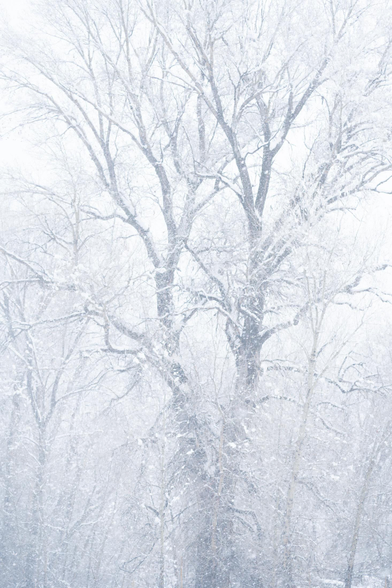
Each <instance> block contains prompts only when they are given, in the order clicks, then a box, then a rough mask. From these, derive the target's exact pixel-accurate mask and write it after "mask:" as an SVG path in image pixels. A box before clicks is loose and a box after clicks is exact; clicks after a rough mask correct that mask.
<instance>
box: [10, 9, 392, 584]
mask: <svg viewBox="0 0 392 588" xmlns="http://www.w3.org/2000/svg"><path fill="white" fill-rule="evenodd" d="M380 17H381V14H380V10H379V9H376V8H374V7H372V6H369V5H367V4H366V3H361V2H359V1H355V0H347V1H344V2H340V3H334V2H329V3H326V2H321V1H320V2H316V3H315V2H313V1H312V2H303V3H301V4H300V5H296V4H294V3H291V2H288V1H285V2H283V1H282V2H277V3H274V5H270V4H269V3H267V2H256V1H255V2H246V3H242V2H237V1H234V0H232V1H222V2H218V1H214V2H212V3H211V2H202V1H200V2H189V3H181V2H175V3H163V4H160V5H159V6H158V5H155V4H154V3H150V2H140V3H139V4H133V3H129V2H127V1H123V0H113V1H112V2H110V3H109V4H108V3H101V2H99V1H91V2H87V3H86V2H79V1H77V0H75V1H70V0H69V1H68V0H67V1H65V2H62V3H61V4H56V5H53V4H51V5H48V6H46V8H45V10H43V12H42V19H44V22H45V24H42V25H40V28H41V31H43V33H42V35H43V37H42V41H40V40H39V39H38V40H35V42H34V43H32V42H31V40H30V39H27V38H25V39H23V38H22V39H21V40H19V41H16V40H15V36H12V38H11V41H10V43H9V45H12V47H11V49H12V55H13V58H12V62H7V63H6V64H4V65H3V68H2V77H3V80H4V81H5V82H6V84H7V87H8V91H9V92H11V91H12V92H13V93H14V94H13V96H15V99H16V100H19V101H20V103H21V104H23V112H24V113H25V119H24V122H26V123H31V125H32V128H34V129H39V133H43V135H42V134H41V137H42V136H45V138H46V141H47V151H48V150H50V151H51V154H50V155H51V157H50V158H49V157H48V154H46V157H48V161H49V160H50V161H51V164H50V167H49V168H48V169H49V171H48V177H45V175H44V174H40V176H41V177H39V178H37V180H36V181H33V182H31V181H30V182H29V183H27V184H26V191H27V192H28V191H30V194H31V196H32V197H33V195H35V196H36V195H37V193H39V196H40V198H41V204H40V206H44V204H42V201H43V202H51V203H54V204H55V205H56V206H59V207H60V205H64V201H66V202H68V204H71V206H72V207H73V208H72V210H73V212H72V218H73V222H72V223H71V224H72V236H71V237H67V239H65V240H64V234H62V233H61V229H60V227H59V225H57V226H56V223H52V224H50V223H49V225H50V226H46V227H43V229H44V231H46V234H48V235H50V236H51V239H52V242H53V243H55V244H56V247H58V246H63V247H64V259H65V260H66V259H67V256H70V257H71V258H72V269H71V270H70V269H69V268H67V267H66V263H65V264H64V265H63V267H62V272H60V273H61V275H59V273H57V274H56V275H53V274H52V273H50V271H49V269H46V268H45V264H44V265H43V268H42V267H40V268H37V267H36V266H35V265H34V263H33V260H34V252H33V251H28V252H27V253H24V254H23V255H18V256H17V257H16V254H15V252H13V251H12V248H11V249H9V248H7V247H3V248H2V250H1V251H2V253H3V256H5V258H7V259H14V261H16V262H19V263H20V264H21V265H24V267H25V268H27V271H28V274H29V276H30V277H31V278H35V279H36V280H37V282H38V283H39V284H41V286H42V287H49V286H51V287H57V288H58V289H59V290H60V291H61V290H65V291H72V292H76V293H78V294H79V296H80V308H81V309H82V310H81V313H82V314H84V316H85V318H86V320H87V319H88V320H89V321H91V322H93V323H94V324H95V325H96V327H97V331H96V332H94V338H95V337H98V338H100V344H99V348H100V350H101V351H103V353H104V354H105V356H106V357H111V358H118V359H119V360H120V358H121V360H123V361H124V362H125V363H124V366H125V367H124V371H125V372H127V373H129V374H134V373H138V374H142V377H143V379H144V381H146V382H147V381H148V382H149V383H150V385H151V386H153V387H154V386H155V387H156V388H159V389H161V390H163V391H162V392H161V396H160V400H159V402H158V404H159V405H160V411H158V412H157V414H156V417H157V419H156V422H155V424H154V425H153V426H152V428H150V429H149V431H148V432H147V433H146V434H145V435H144V434H143V440H142V441H141V444H142V446H143V447H148V448H149V453H150V455H151V458H150V459H151V463H153V464H156V465H157V468H156V470H155V469H154V472H155V474H153V476H152V477H153V480H151V481H150V482H149V485H150V487H151V488H153V490H152V491H151V502H149V503H147V502H146V516H145V517H144V519H145V521H147V522H148V525H150V522H149V520H148V516H151V513H155V515H156V523H157V528H156V530H155V531H151V541H150V545H151V549H150V548H149V547H147V546H146V548H145V549H144V550H143V554H140V555H137V554H135V555H134V556H132V558H130V560H129V561H131V559H132V561H134V562H137V565H134V564H133V563H130V564H129V565H125V567H123V570H125V573H126V574H128V575H129V576H130V577H131V578H134V577H135V574H139V576H138V577H139V578H141V579H142V580H143V582H144V583H145V584H146V585H149V583H151V584H154V583H155V584H156V583H158V585H159V586H161V587H163V586H164V585H165V583H170V582H172V581H173V582H174V578H176V582H177V584H178V585H179V586H182V585H187V586H188V585H189V586H191V585H196V586H198V587H200V588H204V587H205V588H207V586H208V588H210V587H212V586H215V587H218V586H219V587H223V586H229V585H230V584H231V585H236V586H247V587H248V586H262V585H264V584H266V583H267V584H268V583H269V582H270V580H269V577H272V576H273V577H275V581H276V583H277V584H278V585H285V586H293V585H295V582H296V571H295V570H294V569H293V563H294V562H293V560H294V556H295V553H294V552H293V550H292V548H291V546H290V545H291V539H290V537H291V533H292V529H291V527H292V523H291V521H292V510H293V501H294V497H295V487H296V485H297V479H298V476H299V469H300V467H301V461H302V460H301V453H302V446H303V443H304V438H305V432H306V428H307V423H308V412H309V410H310V407H311V401H312V398H313V392H314V379H315V378H317V376H316V375H315V374H316V367H315V362H316V357H315V354H316V349H317V347H318V344H319V342H318V333H319V328H320V326H321V324H319V323H320V321H321V320H322V319H323V317H324V312H325V309H326V306H327V305H328V304H329V302H328V299H325V293H324V294H323V289H322V288H321V289H319V291H318V294H317V296H316V298H314V296H313V298H312V297H309V295H307V294H306V285H307V284H308V279H309V278H308V276H307V274H306V271H304V268H305V269H306V264H307V257H306V255H305V253H304V252H305V250H306V246H307V245H308V244H309V243H310V242H312V240H313V241H314V240H316V239H317V238H321V237H323V236H324V235H326V234H327V233H328V229H329V227H332V226H334V225H336V224H339V225H341V226H343V227H344V230H346V231H350V229H351V227H350V223H352V221H351V216H350V215H349V211H350V210H352V209H355V208H356V207H358V206H360V203H361V199H362V198H364V197H365V193H366V190H368V189H374V188H375V187H376V186H377V185H381V182H385V181H386V180H387V178H388V177H389V176H388V173H389V170H390V167H391V162H390V159H389V156H388V141H389V136H388V130H387V125H386V124H385V118H387V117H388V105H387V104H386V103H385V100H384V88H385V85H386V84H388V79H389V70H388V59H389V51H390V47H391V44H390V41H389V40H388V34H387V33H386V32H385V31H384V28H383V26H382V25H381V23H380V22H379V21H380ZM383 19H384V21H385V22H386V21H387V20H388V19H386V18H385V17H384V16H383ZM309 22H311V25H312V26H311V27H309V24H308V23H309ZM364 60H365V61H366V63H367V64H368V65H367V68H366V69H365V70H363V68H361V65H360V64H361V63H363V61H364ZM13 116H14V118H15V117H16V116H20V115H19V113H15V114H14V115H13ZM41 141H42V139H41ZM75 153H76V154H77V157H76V158H75V156H74V154H75ZM71 154H72V156H73V157H71ZM56 158H57V165H55V164H53V161H54V160H56ZM76 159H77V161H75V160H76ZM70 161H71V163H70ZM65 164H66V165H67V166H68V167H67V170H68V172H69V175H70V177H72V178H73V180H72V182H71V185H69V186H68V193H67V191H66V195H65V197H63V196H61V197H60V195H59V191H58V189H56V181H57V176H60V175H61V173H60V172H59V171H58V170H59V167H61V166H63V169H64V165H65ZM62 198H64V201H62ZM52 214H53V213H51V214H50V215H49V218H52V219H54V218H55V217H54V216H52ZM344 230H343V232H344ZM81 231H83V232H84V237H83V239H85V241H84V242H87V241H88V245H86V247H85V252H84V253H82V252H80V253H79V244H80V243H81V241H80V240H81V239H82V237H81ZM109 234H110V235H111V240H112V244H113V245H112V247H111V246H110V245H107V244H106V243H107V239H108V237H107V236H108V235H109ZM100 235H104V237H103V238H102V239H100ZM323 238H324V237H323ZM327 238H328V237H327ZM86 240H87V241H86ZM102 241H104V242H105V247H103V246H102ZM320 245H322V243H321V244H320ZM108 251H111V255H108V253H107V252H108ZM307 251H309V248H308V249H307ZM312 251H313V253H312V256H313V260H314V259H317V257H318V255H319V254H318V252H317V248H314V249H313V250H312ZM83 255H84V257H83ZM97 255H103V257H104V258H105V264H102V265H103V268H101V267H98V266H97V264H96V261H95V258H96V256H97ZM12 256H14V257H12ZM108 258H110V259H109V260H108ZM382 267H383V266H382ZM368 269H369V268H368ZM349 273H350V272H349ZM364 273H365V271H364V270H363V271H360V268H358V269H357V270H356V272H354V275H353V274H352V273H351V278H352V279H351V280H350V279H348V280H347V279H345V280H343V281H340V290H339V288H338V289H337V290H335V295H337V294H338V293H339V292H340V294H341V295H343V296H346V297H350V296H354V294H355V292H356V289H358V287H359V285H360V283H361V280H362V277H363V275H364ZM141 291H142V293H143V295H142V296H141V295H140V292H141ZM82 301H83V302H82ZM346 302H347V301H346ZM347 304H349V303H347ZM315 313H316V315H317V313H319V314H318V316H316V315H315ZM305 319H308V320H311V322H312V321H313V322H312V325H313V327H312V333H311V338H312V341H313V343H312V345H311V348H312V349H311V351H310V354H309V357H308V365H307V368H306V369H307V374H308V381H307V383H305V384H304V383H303V382H302V384H301V385H302V386H305V388H306V392H305V401H304V405H303V408H302V411H303V412H302V417H301V419H302V420H301V422H302V425H300V428H299V432H298V433H297V437H296V438H294V439H293V438H292V439H291V441H292V442H293V443H294V447H295V448H296V449H295V450H294V456H293V455H291V458H289V459H291V462H290V466H289V472H291V473H289V476H288V478H287V477H286V478H285V484H286V490H287V491H286V492H284V493H283V494H285V498H282V502H281V506H282V505H284V504H285V506H282V510H281V513H283V515H282V516H281V518H280V522H279V523H277V524H280V525H281V527H280V531H279V532H278V533H277V534H276V536H275V539H274V542H275V547H274V549H273V550H272V551H273V552H274V556H273V557H271V560H268V558H267V555H266V553H267V551H268V550H269V543H270V542H269V539H270V538H269V537H268V538H266V536H265V533H264V532H263V526H262V525H261V523H260V519H265V512H266V510H264V511H263V509H260V508H259V506H257V505H260V503H262V502H263V501H264V500H265V496H266V492H267V491H266V487H265V484H263V480H262V478H261V477H260V475H259V474H258V473H257V472H253V471H252V467H251V463H252V459H254V456H255V449H256V447H257V444H256V441H255V440H256V437H257V428H258V426H259V425H258V419H259V418H260V411H259V410H258V409H259V407H260V406H259V405H260V403H261V399H263V398H265V396H266V384H267V383H268V377H267V376H266V375H265V374H264V377H261V375H262V374H263V370H262V369H261V367H262V365H263V362H265V361H272V360H274V359H276V356H275V357H274V354H275V353H276V351H275V349H276V347H275V348H274V341H275V340H276V341H279V339H280V338H282V337H285V336H286V337H288V336H289V335H288V333H292V331H293V330H295V328H296V327H297V326H298V325H299V324H300V323H301V321H303V320H305ZM201 329H202V330H203V331H204V330H205V334H204V332H203V336H204V340H205V344H206V347H207V349H208V354H209V355H210V358H209V361H208V359H207V358H205V355H204V354H203V353H200V355H199V357H196V358H195V357H192V354H191V351H192V349H193V350H195V349H197V339H198V337H199V336H200V331H201ZM214 329H216V333H219V334H217V335H213V331H214ZM94 341H96V339H94ZM215 343H216V345H215ZM214 345H215V346H214ZM217 346H218V348H217ZM218 349H219V350H218ZM286 349H287V348H286ZM227 352H229V353H230V356H229V358H228V360H227V361H226V362H225V361H223V360H222V359H221V358H226V357H227ZM294 355H295V354H294ZM102 361H104V360H102ZM199 361H202V362H203V364H204V365H208V364H210V365H211V364H212V363H214V365H215V363H216V362H218V363H220V370H221V372H225V371H228V372H229V373H230V378H227V379H225V380H224V386H221V387H220V389H219V393H213V392H212V391H211V392H210V390H205V389H204V388H203V385H202V384H201V382H200V381H199V380H198V378H197V377H196V374H197V368H196V367H195V365H194V364H197V363H198V362H199ZM297 367H298V366H297ZM305 371H306V370H305ZM299 372H300V373H304V372H303V370H302V372H301V370H299ZM202 377H204V375H203V374H202ZM206 380H207V381H208V378H207V379H206ZM230 380H231V381H230ZM222 381H223V380H222ZM157 382H159V385H158V384H157ZM209 385H210V386H211V390H213V386H212V382H209ZM280 385H282V384H280ZM341 393H342V391H341ZM277 396H279V397H281V396H282V394H279V395H277ZM162 399H163V401H162ZM293 401H298V399H295V398H293ZM278 402H279V403H281V402H283V403H284V402H285V400H284V399H282V398H279V399H278ZM162 403H163V406H162ZM261 404H264V403H263V402H262V403H261ZM206 406H208V408H206ZM270 406H272V408H269V407H270ZM274 406H276V404H274V403H272V404H270V403H268V404H265V406H263V410H266V411H268V410H269V412H268V413H267V414H268V415H269V418H270V419H272V421H273V422H275V421H274V419H275V417H276V416H277V414H279V411H277V413H276V409H275V408H274ZM263 414H264V413H263ZM148 420H149V421H152V420H153V419H148ZM150 425H152V422H150ZM287 439H290V435H288V436H287ZM152 456H154V457H152ZM140 471H143V468H142V469H141V470H140ZM140 475H142V474H140ZM144 475H145V474H144ZM154 475H155V477H154ZM147 479H148V477H145V480H147ZM273 483H274V482H273ZM244 503H245V504H246V508H242V506H243V505H244ZM147 511H148V512H147ZM147 515H148V516H147ZM132 516H134V515H132ZM264 524H265V520H264ZM150 526H151V525H150ZM274 532H275V531H274ZM315 532H316V535H317V533H318V530H316V531H315ZM184 542H185V545H186V547H187V551H185V550H184V552H183V553H182V554H181V555H179V554H175V550H176V548H177V550H178V545H181V543H184ZM149 554H151V555H149ZM149 557H150V560H149V559H148V558H149ZM151 558H156V559H154V562H155V563H154V568H153V569H154V574H156V577H155V578H154V579H149V578H148V576H146V574H145V573H144V572H143V565H144V566H147V564H148V562H149V561H150V562H151V561H152V559H151ZM279 570H283V573H280V572H279ZM271 573H272V576H271ZM91 581H92V580H91ZM96 582H97V585H98V580H96Z"/></svg>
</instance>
